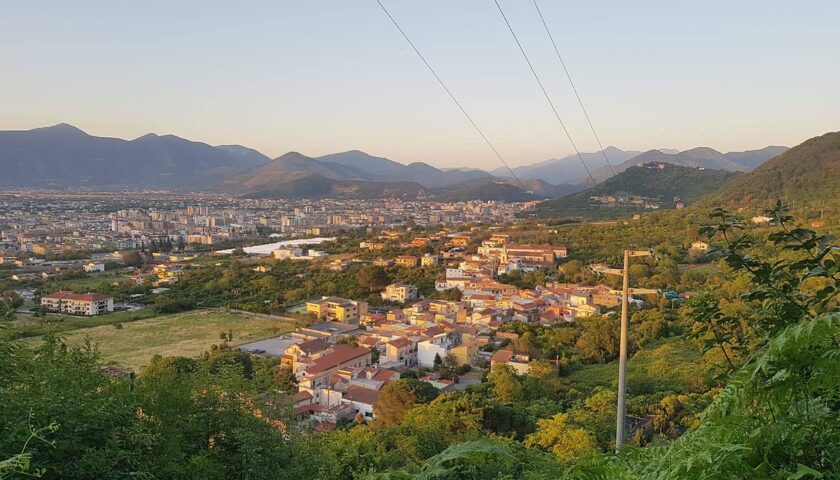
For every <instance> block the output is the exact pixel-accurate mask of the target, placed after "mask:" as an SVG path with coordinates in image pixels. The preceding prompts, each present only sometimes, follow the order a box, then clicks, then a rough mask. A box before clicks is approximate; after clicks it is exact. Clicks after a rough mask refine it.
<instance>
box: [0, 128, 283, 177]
mask: <svg viewBox="0 0 840 480" xmlns="http://www.w3.org/2000/svg"><path fill="white" fill-rule="evenodd" d="M266 161H268V158H267V157H266V156H265V155H263V154H261V153H259V152H257V151H256V150H252V149H249V148H246V147H242V146H239V145H227V146H222V147H213V146H210V145H207V144H206V143H200V142H192V141H189V140H185V139H183V138H179V137H176V136H174V135H162V136H161V135H155V134H152V133H150V134H148V135H143V136H142V137H139V138H136V139H134V140H122V139H119V138H109V137H96V136H93V135H88V134H87V133H85V132H83V131H82V130H79V129H78V128H76V127H74V126H72V125H67V124H64V123H62V124H59V125H55V126H52V127H46V128H36V129H34V130H27V131H2V132H0V172H2V175H0V185H6V186H41V187H64V186H96V187H106V186H130V187H141V188H142V187H153V188H203V187H206V186H208V185H213V184H215V183H217V182H219V181H221V180H223V179H225V178H227V177H228V176H230V175H232V174H234V173H236V172H238V171H241V170H243V169H245V168H249V167H251V166H253V165H256V164H259V163H264V162H266Z"/></svg>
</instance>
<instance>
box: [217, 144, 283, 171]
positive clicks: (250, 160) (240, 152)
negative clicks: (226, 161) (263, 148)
mask: <svg viewBox="0 0 840 480" xmlns="http://www.w3.org/2000/svg"><path fill="white" fill-rule="evenodd" d="M216 148H218V149H219V150H223V151H225V152H227V153H229V154H230V155H232V156H234V157H236V158H239V159H240V160H242V162H243V163H245V164H247V165H249V166H253V165H260V164H263V163H268V162H270V161H271V158H270V157H268V156H267V155H263V154H262V153H260V152H258V151H256V150H254V149H253V148H248V147H243V146H242V145H216Z"/></svg>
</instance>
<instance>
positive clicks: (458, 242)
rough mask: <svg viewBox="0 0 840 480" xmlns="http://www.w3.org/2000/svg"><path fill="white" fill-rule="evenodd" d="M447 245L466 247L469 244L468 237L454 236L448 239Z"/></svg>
mask: <svg viewBox="0 0 840 480" xmlns="http://www.w3.org/2000/svg"><path fill="white" fill-rule="evenodd" d="M449 244H450V245H452V246H453V247H466V246H467V245H469V244H470V237H468V236H466V235H456V236H454V237H452V238H450V239H449Z"/></svg>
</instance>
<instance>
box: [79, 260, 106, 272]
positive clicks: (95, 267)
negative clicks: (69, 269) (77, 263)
mask: <svg viewBox="0 0 840 480" xmlns="http://www.w3.org/2000/svg"><path fill="white" fill-rule="evenodd" d="M84 269H85V271H86V272H104V271H105V264H104V263H101V262H88V263H86V264H85V266H84Z"/></svg>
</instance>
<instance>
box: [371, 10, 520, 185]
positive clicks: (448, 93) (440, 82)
mask: <svg viewBox="0 0 840 480" xmlns="http://www.w3.org/2000/svg"><path fill="white" fill-rule="evenodd" d="M376 3H378V4H379V6H380V7H381V8H382V11H383V12H385V15H387V16H388V18H389V19H390V20H391V23H393V24H394V26H395V27H397V30H399V32H400V33H401V34H402V36H403V38H405V41H406V42H408V44H409V45H411V48H412V49H413V50H414V53H416V54H417V56H418V57H420V60H422V61H423V64H424V65H426V68H428V69H429V71H430V72H432V75H434V77H435V80H437V81H438V83H439V84H440V86H441V87H443V89H444V90H445V91H446V94H447V95H449V98H451V99H452V101H453V102H455V105H457V106H458V109H460V110H461V113H463V114H464V116H465V117H467V120H469V122H470V124H471V125H472V126H473V128H475V131H476V132H478V134H479V135H480V136H481V138H482V139H483V140H484V143H486V144H487V146H488V147H490V150H493V153H495V154H496V157H497V158H498V159H499V161H501V162H502V165H504V166H505V168H506V169H507V171H508V172H510V174H511V176H513V178H514V179H515V180H516V183H518V184H519V187H520V188H521V189H522V190H524V191H528V189H527V188H525V185H524V184H523V183H522V181H521V180H519V177H517V176H516V174H515V173H513V169H511V168H510V166H509V165H508V163H507V162H506V161H505V159H504V157H502V155H501V154H500V153H499V151H498V150H496V147H494V146H493V144H492V143H490V140H488V139H487V136H486V135H484V132H482V131H481V129H480V128H479V127H478V124H476V123H475V121H474V120H473V119H472V117H471V116H470V114H469V113H467V111H466V110H465V109H464V107H463V106H462V105H461V102H459V101H458V99H457V98H455V95H454V94H453V93H452V91H451V90H449V87H447V86H446V84H445V83H443V80H441V78H440V76H439V75H438V74H437V72H435V69H434V68H432V66H431V65H430V64H429V62H428V61H426V57H424V56H423V54H422V53H420V50H418V49H417V47H416V46H415V45H414V42H412V41H411V39H410V38H408V35H407V34H406V33H405V31H404V30H403V29H402V27H400V24H399V23H397V21H396V20H395V19H394V17H393V16H392V15H391V13H390V12H389V11H388V9H387V8H385V5H383V4H382V2H381V1H380V0H376Z"/></svg>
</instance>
